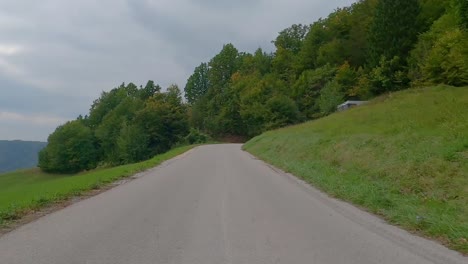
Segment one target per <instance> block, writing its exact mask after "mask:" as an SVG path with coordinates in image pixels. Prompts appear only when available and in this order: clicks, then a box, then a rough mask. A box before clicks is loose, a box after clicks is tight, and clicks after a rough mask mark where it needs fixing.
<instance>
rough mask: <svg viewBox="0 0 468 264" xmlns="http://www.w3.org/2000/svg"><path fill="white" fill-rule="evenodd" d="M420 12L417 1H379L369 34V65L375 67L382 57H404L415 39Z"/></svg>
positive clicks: (403, 62)
mask: <svg viewBox="0 0 468 264" xmlns="http://www.w3.org/2000/svg"><path fill="white" fill-rule="evenodd" d="M419 12H420V7H419V2H418V0H380V1H379V2H378V4H377V7H376V11H375V16H374V20H373V24H372V27H371V30H370V34H369V42H370V47H369V51H370V53H369V55H370V56H369V65H371V66H372V67H375V66H378V65H379V63H381V58H382V56H383V57H385V58H394V57H399V58H402V60H400V62H399V63H401V64H402V65H404V64H405V60H404V58H406V57H407V56H408V54H409V52H410V51H411V49H412V48H413V45H414V44H415V42H416V40H417V34H418V33H419V28H418V24H417V17H418V15H419Z"/></svg>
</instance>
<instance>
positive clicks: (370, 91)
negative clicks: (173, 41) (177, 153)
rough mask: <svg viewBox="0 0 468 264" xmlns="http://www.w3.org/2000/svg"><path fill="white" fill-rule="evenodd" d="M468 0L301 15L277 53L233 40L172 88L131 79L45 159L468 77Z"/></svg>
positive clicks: (297, 115)
mask: <svg viewBox="0 0 468 264" xmlns="http://www.w3.org/2000/svg"><path fill="white" fill-rule="evenodd" d="M467 9H468V1H467V0H361V1H358V2H356V3H354V4H353V5H351V6H349V7H344V8H338V9H336V10H335V11H334V12H333V13H331V14H330V15H329V16H328V17H326V18H322V19H319V20H318V21H316V22H314V23H313V24H311V25H292V26H291V27H289V28H287V29H284V30H282V31H281V32H280V33H279V35H278V37H277V38H276V39H275V40H274V41H273V44H274V45H275V47H276V50H275V51H274V52H272V53H267V52H264V51H263V50H262V49H258V50H257V51H255V52H254V53H253V54H250V53H246V52H240V51H239V50H237V49H236V47H234V45H232V44H227V45H224V47H223V48H222V50H221V51H220V52H219V54H217V55H216V56H214V57H213V58H212V59H211V60H210V61H209V62H206V63H201V64H200V65H199V66H198V67H196V68H195V70H194V72H193V74H192V75H191V76H190V78H189V79H188V81H187V84H186V86H185V98H186V102H183V101H182V98H181V97H182V95H181V92H180V90H179V89H178V87H177V86H175V85H174V86H171V87H169V88H168V89H167V90H166V91H164V92H163V91H161V87H159V86H158V85H155V84H154V82H152V81H149V82H148V83H147V85H146V86H145V87H137V86H136V85H134V84H132V83H130V84H128V85H124V84H122V85H121V86H120V87H118V88H115V89H113V90H111V91H110V92H104V93H102V95H101V97H100V98H99V99H97V100H96V101H95V102H94V103H93V105H92V106H91V109H90V113H89V115H87V116H85V117H79V118H78V119H77V120H74V121H71V122H68V123H66V124H64V125H62V126H60V127H58V128H57V130H56V131H55V132H54V133H53V134H52V135H50V137H49V140H48V141H49V144H48V146H47V148H45V149H44V150H43V151H42V152H41V153H40V155H39V166H40V167H41V168H42V169H43V170H45V171H51V172H77V171H81V170H88V169H93V168H96V167H97V166H100V165H116V164H124V163H130V162H135V161H140V160H143V159H147V158H149V157H151V156H153V155H155V154H158V153H161V152H164V151H167V150H169V149H170V148H171V147H173V146H174V145H175V144H178V143H196V142H202V141H205V140H206V139H207V136H206V135H205V134H203V133H200V132H199V131H203V132H205V133H208V134H210V135H212V136H215V137H223V136H240V137H244V138H249V137H252V136H255V135H258V134H260V133H262V132H264V131H266V130H270V129H275V128H278V127H282V126H287V125H291V124H295V123H298V122H302V121H306V120H311V119H314V118H319V117H322V116H324V115H327V114H330V113H332V112H334V111H335V110H336V107H337V105H339V104H340V103H342V102H343V101H345V100H349V99H358V100H367V99H370V98H372V97H375V96H378V95H380V94H382V93H386V92H391V91H396V90H401V89H405V88H409V87H411V86H421V85H431V84H440V83H444V84H448V85H454V86H465V85H468V45H467V43H468V32H467V26H468V16H467V14H468V12H467Z"/></svg>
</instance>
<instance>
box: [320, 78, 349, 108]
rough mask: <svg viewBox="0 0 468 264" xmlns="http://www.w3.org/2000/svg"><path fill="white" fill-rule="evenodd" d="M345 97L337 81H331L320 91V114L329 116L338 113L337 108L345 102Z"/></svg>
mask: <svg viewBox="0 0 468 264" xmlns="http://www.w3.org/2000/svg"><path fill="white" fill-rule="evenodd" d="M344 99H345V95H344V93H343V91H342V87H341V86H340V85H339V84H338V82H337V81H331V82H329V83H327V84H326V85H325V87H324V88H323V89H322V91H320V99H319V102H318V104H319V108H320V113H321V114H323V115H328V114H331V113H333V112H335V111H336V107H337V106H338V105H340V104H341V103H343V102H344Z"/></svg>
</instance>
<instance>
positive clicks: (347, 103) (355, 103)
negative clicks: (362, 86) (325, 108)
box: [338, 100, 367, 107]
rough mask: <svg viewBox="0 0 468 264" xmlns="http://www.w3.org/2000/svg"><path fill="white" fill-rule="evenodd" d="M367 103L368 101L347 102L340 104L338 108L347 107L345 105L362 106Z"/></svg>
mask: <svg viewBox="0 0 468 264" xmlns="http://www.w3.org/2000/svg"><path fill="white" fill-rule="evenodd" d="M365 103H367V101H351V100H350V101H346V102H344V103H342V104H340V105H339V106H338V107H341V106H345V105H362V104H365Z"/></svg>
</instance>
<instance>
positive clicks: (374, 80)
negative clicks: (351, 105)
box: [369, 57, 409, 95]
mask: <svg viewBox="0 0 468 264" xmlns="http://www.w3.org/2000/svg"><path fill="white" fill-rule="evenodd" d="M401 65H402V63H401V59H400V58H399V57H393V58H392V59H391V60H387V59H386V58H385V57H382V58H381V59H380V63H379V65H378V66H377V67H375V68H374V69H372V71H371V72H370V73H369V81H370V85H371V86H370V89H371V90H370V91H371V92H372V93H373V94H374V95H379V94H382V93H386V92H391V91H397V90H400V89H403V88H404V87H407V85H408V83H409V79H408V77H407V73H406V70H405V68H404V67H402V66H401Z"/></svg>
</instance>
